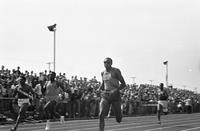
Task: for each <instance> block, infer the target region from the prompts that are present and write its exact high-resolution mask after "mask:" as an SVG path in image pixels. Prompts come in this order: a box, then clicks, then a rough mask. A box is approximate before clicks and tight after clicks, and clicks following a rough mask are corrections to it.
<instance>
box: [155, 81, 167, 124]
mask: <svg viewBox="0 0 200 131" xmlns="http://www.w3.org/2000/svg"><path fill="white" fill-rule="evenodd" d="M161 111H163V113H165V114H166V113H167V112H168V94H167V91H166V90H164V84H163V83H160V91H158V104H157V117H158V124H161V120H160V117H161Z"/></svg>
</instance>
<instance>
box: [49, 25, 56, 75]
mask: <svg viewBox="0 0 200 131" xmlns="http://www.w3.org/2000/svg"><path fill="white" fill-rule="evenodd" d="M47 28H48V29H49V31H51V32H54V48H53V71H54V72H55V71H56V24H54V25H50V26H47Z"/></svg>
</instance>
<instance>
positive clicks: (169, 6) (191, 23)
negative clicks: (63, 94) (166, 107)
mask: <svg viewBox="0 0 200 131" xmlns="http://www.w3.org/2000/svg"><path fill="white" fill-rule="evenodd" d="M199 7H200V1H199V0H192V1H191V0H167V1H163V0H1V1H0V17H1V18H0V19H1V20H0V25H1V29H0V47H1V48H0V64H1V65H5V66H6V67H7V68H9V69H13V68H16V67H17V66H20V67H21V69H22V70H29V71H31V70H33V71H35V72H41V71H44V70H45V69H46V70H48V65H47V64H46V63H47V62H53V38H54V36H53V32H49V31H48V29H47V26H49V25H52V24H54V23H56V24H57V30H56V72H57V73H59V72H65V73H66V75H67V76H68V78H69V77H71V76H72V75H77V76H78V77H87V78H89V79H90V78H92V77H93V76H97V79H98V80H101V76H100V72H101V71H102V70H104V66H103V60H104V58H105V57H107V56H108V57H111V58H112V59H113V66H114V67H117V68H119V69H120V70H121V72H122V75H123V76H124V78H125V80H126V82H127V83H131V82H133V81H132V79H131V78H130V77H136V79H135V82H136V83H149V82H150V80H153V83H154V84H158V83H159V82H164V83H165V66H164V65H163V62H164V61H166V60H168V61H169V63H168V64H169V83H172V84H173V85H176V86H177V87H180V88H183V87H184V86H185V87H186V88H190V89H192V90H194V88H200V8H199ZM51 69H53V65H51Z"/></svg>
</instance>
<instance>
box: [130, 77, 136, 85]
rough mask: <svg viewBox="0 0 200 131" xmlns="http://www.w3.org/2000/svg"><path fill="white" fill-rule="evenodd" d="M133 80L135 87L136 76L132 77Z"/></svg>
mask: <svg viewBox="0 0 200 131" xmlns="http://www.w3.org/2000/svg"><path fill="white" fill-rule="evenodd" d="M130 78H131V79H132V81H133V85H135V84H136V83H135V79H136V77H134V76H132V77H130Z"/></svg>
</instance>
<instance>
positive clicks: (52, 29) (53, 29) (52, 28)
mask: <svg viewBox="0 0 200 131" xmlns="http://www.w3.org/2000/svg"><path fill="white" fill-rule="evenodd" d="M47 27H48V29H49V31H55V30H56V24H54V25H50V26H47Z"/></svg>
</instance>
